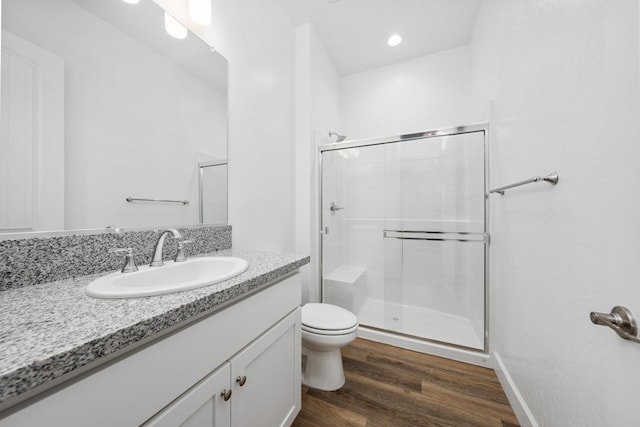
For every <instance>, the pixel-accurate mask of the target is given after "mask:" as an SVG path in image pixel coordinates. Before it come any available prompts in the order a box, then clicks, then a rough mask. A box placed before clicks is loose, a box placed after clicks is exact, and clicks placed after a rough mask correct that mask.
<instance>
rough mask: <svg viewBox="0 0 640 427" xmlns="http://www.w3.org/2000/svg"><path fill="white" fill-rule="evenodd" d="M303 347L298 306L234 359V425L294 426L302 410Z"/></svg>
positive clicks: (232, 374) (232, 370) (232, 417)
mask: <svg viewBox="0 0 640 427" xmlns="http://www.w3.org/2000/svg"><path fill="white" fill-rule="evenodd" d="M300 349H301V336H300V309H299V308H298V309H296V310H295V311H294V312H292V313H291V314H289V315H288V316H287V317H285V318H284V319H282V320H281V321H280V322H279V323H277V324H276V325H275V326H273V327H272V328H271V329H269V330H268V331H267V332H266V333H264V334H263V335H262V336H261V337H260V338H258V339H257V340H255V341H254V342H253V343H251V344H250V345H249V346H248V347H247V348H245V349H244V350H243V351H242V352H240V353H239V354H238V355H237V356H235V357H234V358H233V359H231V381H232V383H233V384H232V387H233V397H232V398H231V408H232V415H231V423H232V425H233V426H234V427H255V426H269V427H275V426H281V425H284V426H289V425H291V423H292V422H293V420H294V418H295V417H296V415H297V414H298V412H299V411H300V371H301V356H300ZM240 384H243V385H240Z"/></svg>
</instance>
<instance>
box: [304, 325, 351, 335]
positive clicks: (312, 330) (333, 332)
mask: <svg viewBox="0 0 640 427" xmlns="http://www.w3.org/2000/svg"><path fill="white" fill-rule="evenodd" d="M357 329H358V325H354V326H352V327H351V328H349V329H316V328H311V327H309V326H307V325H304V324H303V325H302V330H303V331H305V332H309V333H311V334H316V335H347V334H350V333H352V332H355V331H356V330H357Z"/></svg>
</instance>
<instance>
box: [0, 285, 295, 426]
mask: <svg viewBox="0 0 640 427" xmlns="http://www.w3.org/2000/svg"><path fill="white" fill-rule="evenodd" d="M300 289H301V283H300V275H299V274H294V275H291V276H289V277H287V278H285V279H280V280H278V281H276V282H275V283H273V284H271V285H270V286H267V287H265V288H263V289H262V290H260V291H258V292H255V293H253V294H251V295H250V296H247V297H246V298H244V299H242V300H240V301H238V302H236V303H233V304H232V305H229V306H227V307H226V308H224V309H221V310H219V311H216V312H215V313H212V314H210V315H208V316H204V317H202V318H200V319H199V320H197V321H194V322H191V323H189V324H188V325H187V326H185V327H183V328H181V329H178V330H177V331H174V332H172V333H170V334H167V335H165V336H164V337H162V338H159V339H155V340H154V341H152V342H150V343H148V344H146V345H144V346H142V347H139V348H138V349H135V350H131V351H130V352H128V353H126V354H124V355H122V356H121V357H119V358H117V359H115V360H113V361H111V362H108V363H105V364H103V365H101V366H98V367H96V368H93V369H91V370H89V371H88V372H86V373H85V374H83V375H81V376H79V377H76V378H74V379H71V380H69V381H67V382H65V383H62V384H60V385H58V386H56V387H54V388H52V389H51V390H49V391H47V392H44V393H41V394H40V395H37V396H36V397H34V398H32V400H31V401H27V402H25V403H23V404H21V405H19V406H18V407H16V408H18V409H16V408H12V409H9V410H7V411H5V412H3V413H0V427H8V426H11V427H19V426H29V427H34V426H53V425H55V426H58V425H60V426H62V425H64V426H65V427H71V426H83V427H84V426H88V425H91V426H105V427H107V426H108V427H112V426H139V425H145V426H171V427H173V426H189V427H194V426H197V427H201V426H216V427H217V426H236V427H244V426H246V427H254V426H264V427H276V426H281V425H285V426H288V425H290V424H291V423H292V422H293V419H294V418H295V416H296V415H297V413H298V412H299V410H300V401H301V398H300V375H301V372H300V370H301V355H300V354H301V337H300V299H301V297H300V292H301V291H300ZM223 391H224V392H226V393H224V394H223ZM225 394H226V396H227V397H228V399H227V400H225Z"/></svg>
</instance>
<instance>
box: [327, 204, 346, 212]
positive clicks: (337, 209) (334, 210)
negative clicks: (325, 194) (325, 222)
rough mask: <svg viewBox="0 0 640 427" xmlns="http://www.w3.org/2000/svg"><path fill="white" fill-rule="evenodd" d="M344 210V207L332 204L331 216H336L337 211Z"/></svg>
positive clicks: (330, 207) (330, 208)
mask: <svg viewBox="0 0 640 427" xmlns="http://www.w3.org/2000/svg"><path fill="white" fill-rule="evenodd" d="M342 209H344V208H343V207H342V206H338V205H336V204H335V203H334V202H331V206H329V210H330V211H331V215H335V214H336V211H340V210H342Z"/></svg>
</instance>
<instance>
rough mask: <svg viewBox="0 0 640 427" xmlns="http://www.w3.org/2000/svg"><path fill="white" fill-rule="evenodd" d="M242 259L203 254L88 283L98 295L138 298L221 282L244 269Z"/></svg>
mask: <svg viewBox="0 0 640 427" xmlns="http://www.w3.org/2000/svg"><path fill="white" fill-rule="evenodd" d="M248 266H249V263H248V262H247V261H246V260H244V259H242V258H234V257H202V258H191V259H189V260H187V261H183V262H173V261H169V262H166V263H165V264H164V265H163V266H162V267H149V266H144V267H140V268H139V270H138V271H136V272H135V273H120V272H118V273H112V274H108V275H106V276H102V277H100V278H99V279H96V280H94V281H93V282H91V283H89V284H88V285H87V288H86V289H85V293H86V294H87V295H89V296H91V297H95V298H135V297H146V296H153V295H161V294H169V293H172V292H180V291H186V290H189V289H196V288H200V287H202V286H207V285H212V284H214V283H218V282H222V281H225V280H228V279H231V278H232V277H235V276H237V275H238V274H240V273H242V272H244V271H245V270H246V269H247V267H248Z"/></svg>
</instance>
